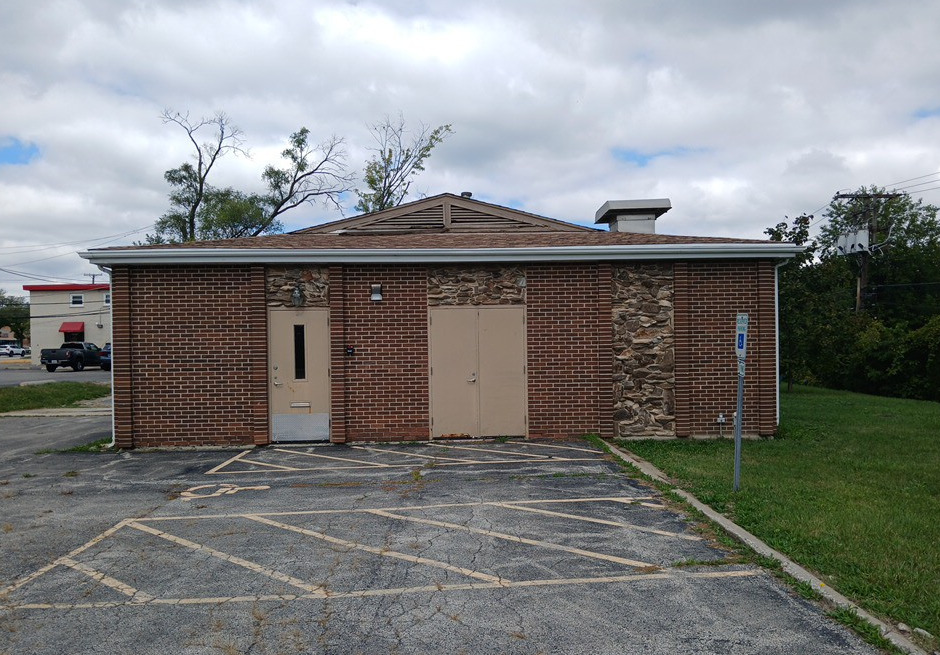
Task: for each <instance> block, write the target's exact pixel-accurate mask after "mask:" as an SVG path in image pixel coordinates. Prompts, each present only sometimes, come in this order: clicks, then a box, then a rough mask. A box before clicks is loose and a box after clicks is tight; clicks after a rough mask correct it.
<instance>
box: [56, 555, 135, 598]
mask: <svg viewBox="0 0 940 655" xmlns="http://www.w3.org/2000/svg"><path fill="white" fill-rule="evenodd" d="M61 564H62V566H67V567H69V568H70V569H74V570H75V571H78V572H79V573H84V574H85V575H87V576H88V577H89V578H91V579H92V580H94V581H96V582H100V583H101V584H103V585H105V586H106V587H110V588H111V589H114V590H115V591H119V592H120V593H122V594H124V595H125V596H129V597H130V598H131V599H132V600H133V601H134V602H135V603H147V602H150V601H151V600H153V596H151V595H150V594H145V593H144V592H142V591H140V590H139V589H134V588H133V587H131V586H130V585H127V584H124V583H123V582H121V581H120V580H117V579H116V578H112V577H111V576H110V575H107V574H105V573H102V572H101V571H98V570H96V569H93V568H91V567H90V566H88V565H87V564H82V563H81V562H76V561H75V560H73V559H72V558H71V557H63V558H62V560H61Z"/></svg>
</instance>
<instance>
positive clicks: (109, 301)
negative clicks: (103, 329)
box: [104, 293, 111, 307]
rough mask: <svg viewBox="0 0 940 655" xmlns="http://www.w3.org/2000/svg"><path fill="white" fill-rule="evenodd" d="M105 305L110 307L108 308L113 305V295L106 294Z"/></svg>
mask: <svg viewBox="0 0 940 655" xmlns="http://www.w3.org/2000/svg"><path fill="white" fill-rule="evenodd" d="M104 304H105V307H108V306H110V305H111V294H110V293H106V294H104Z"/></svg>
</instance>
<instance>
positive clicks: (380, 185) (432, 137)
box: [356, 114, 454, 212]
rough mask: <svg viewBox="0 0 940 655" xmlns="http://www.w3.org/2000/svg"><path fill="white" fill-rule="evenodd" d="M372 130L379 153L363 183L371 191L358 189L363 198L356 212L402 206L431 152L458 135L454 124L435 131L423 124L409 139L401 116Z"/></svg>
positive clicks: (366, 173)
mask: <svg viewBox="0 0 940 655" xmlns="http://www.w3.org/2000/svg"><path fill="white" fill-rule="evenodd" d="M369 130H370V131H371V132H372V137H373V139H374V140H375V144H376V146H375V147H374V148H371V151H372V152H373V153H375V154H374V155H373V156H372V159H371V160H369V162H368V163H367V164H366V168H365V172H364V180H363V181H364V182H365V184H366V187H368V189H367V191H362V190H360V189H356V193H357V194H358V195H359V203H358V204H357V205H356V209H357V210H359V211H362V212H375V211H380V210H382V209H388V208H390V207H395V206H397V205H400V204H401V202H402V200H404V199H405V196H407V195H408V191H409V190H410V189H411V182H412V177H413V176H415V175H416V174H418V173H419V172H421V171H423V170H424V162H425V160H426V159H427V158H428V157H429V156H430V155H431V151H432V150H433V149H434V148H435V147H436V146H437V145H438V144H440V143H441V142H442V141H443V140H444V139H445V138H447V135H449V134H453V132H454V130H453V129H452V128H451V126H450V124H447V125H440V126H438V127H435V128H434V129H431V128H430V127H428V126H427V125H425V124H424V123H421V124H420V128H419V129H418V131H417V133H416V134H415V135H414V136H413V137H411V138H409V137H408V135H407V130H406V127H405V119H404V117H403V116H402V115H401V114H399V115H398V120H397V121H396V122H393V121H392V119H391V118H389V117H388V116H386V117H385V120H384V121H382V122H380V123H375V124H374V125H370V126H369Z"/></svg>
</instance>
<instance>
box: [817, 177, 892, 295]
mask: <svg viewBox="0 0 940 655" xmlns="http://www.w3.org/2000/svg"><path fill="white" fill-rule="evenodd" d="M902 195H904V194H902V193H837V194H836V195H834V196H833V200H846V199H847V200H865V201H866V203H865V215H866V217H867V219H866V223H867V225H868V239H867V241H868V243H872V242H877V239H876V238H875V237H876V235H877V232H878V212H877V211H875V205H874V203H873V202H872V201H873V200H891V199H893V198H899V197H901V196H902ZM871 253H872V249H871V248H870V247H869V246H868V244H866V247H864V248H859V249H858V250H857V251H855V253H854V254H857V255H858V256H859V260H858V277H857V278H856V280H855V312H856V313H858V312H860V311H862V292H863V291H864V289H865V288H866V287H867V286H868V260H869V258H870V257H871ZM845 254H849V253H845Z"/></svg>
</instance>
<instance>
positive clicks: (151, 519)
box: [126, 496, 665, 523]
mask: <svg viewBox="0 0 940 655" xmlns="http://www.w3.org/2000/svg"><path fill="white" fill-rule="evenodd" d="M650 498H653V496H600V497H590V498H540V499H536V500H510V501H485V500H484V501H474V502H469V503H432V504H430V505H397V506H392V507H374V508H372V509H365V508H350V509H296V510H285V511H282V512H254V513H252V514H250V516H306V515H308V514H310V515H312V514H367V513H371V512H373V511H375V510H385V511H388V512H409V511H414V510H418V509H442V508H448V507H484V506H486V505H499V504H500V503H502V502H506V503H511V504H513V505H534V504H543V503H547V504H554V503H586V502H591V503H593V502H603V501H615V502H630V503H635V504H639V503H640V501H645V500H648V499H650ZM644 504H648V503H644ZM663 507H665V506H663ZM245 516H249V515H247V514H200V515H199V516H146V517H141V518H137V519H127V521H126V522H127V523H129V522H131V521H138V522H140V523H159V522H161V521H194V520H195V521H201V520H203V519H239V518H244V517H245Z"/></svg>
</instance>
